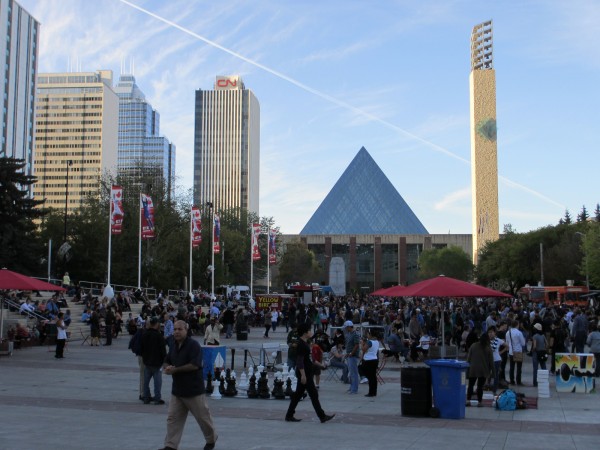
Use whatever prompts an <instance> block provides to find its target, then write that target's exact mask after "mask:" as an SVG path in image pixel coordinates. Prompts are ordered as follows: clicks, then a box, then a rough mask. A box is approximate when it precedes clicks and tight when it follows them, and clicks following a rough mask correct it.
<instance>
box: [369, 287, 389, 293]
mask: <svg viewBox="0 0 600 450" xmlns="http://www.w3.org/2000/svg"><path fill="white" fill-rule="evenodd" d="M390 289H391V288H389V287H387V288H381V289H377V290H376V291H373V292H371V295H387V293H386V292H387V291H389V290H390Z"/></svg>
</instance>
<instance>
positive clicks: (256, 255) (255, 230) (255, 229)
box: [251, 223, 260, 261]
mask: <svg viewBox="0 0 600 450" xmlns="http://www.w3.org/2000/svg"><path fill="white" fill-rule="evenodd" d="M259 235H260V224H259V223H253V224H252V241H251V244H252V261H258V260H259V259H260V250H259V249H258V236H259Z"/></svg>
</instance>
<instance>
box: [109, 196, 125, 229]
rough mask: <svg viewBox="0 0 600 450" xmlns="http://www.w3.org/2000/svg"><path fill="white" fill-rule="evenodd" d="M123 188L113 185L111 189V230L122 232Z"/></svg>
mask: <svg viewBox="0 0 600 450" xmlns="http://www.w3.org/2000/svg"><path fill="white" fill-rule="evenodd" d="M124 215H125V213H124V212H123V188H122V187H121V186H112V187H111V189H110V232H111V233H112V234H121V231H122V230H123V216H124Z"/></svg>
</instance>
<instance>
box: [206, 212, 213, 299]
mask: <svg viewBox="0 0 600 450" xmlns="http://www.w3.org/2000/svg"><path fill="white" fill-rule="evenodd" d="M206 206H208V208H209V209H210V221H211V225H210V227H209V229H210V236H211V238H210V242H211V245H210V299H211V301H212V300H213V299H214V296H215V215H214V210H213V203H212V202H206Z"/></svg>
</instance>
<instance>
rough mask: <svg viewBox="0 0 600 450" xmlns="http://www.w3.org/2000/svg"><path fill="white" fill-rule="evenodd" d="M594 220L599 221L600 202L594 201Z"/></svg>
mask: <svg viewBox="0 0 600 450" xmlns="http://www.w3.org/2000/svg"><path fill="white" fill-rule="evenodd" d="M594 221H595V222H600V203H596V209H595V210H594Z"/></svg>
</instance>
